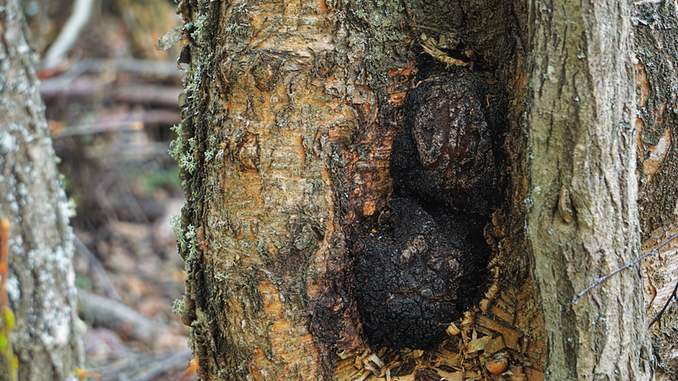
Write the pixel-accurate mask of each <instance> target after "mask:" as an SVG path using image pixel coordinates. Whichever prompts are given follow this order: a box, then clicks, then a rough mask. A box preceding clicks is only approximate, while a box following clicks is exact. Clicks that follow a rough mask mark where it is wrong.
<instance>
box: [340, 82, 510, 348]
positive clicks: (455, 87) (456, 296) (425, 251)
mask: <svg viewBox="0 0 678 381" xmlns="http://www.w3.org/2000/svg"><path fill="white" fill-rule="evenodd" d="M482 99H483V89H482V87H481V85H480V84H479V82H477V80H476V79H475V78H474V77H473V74H472V73H470V72H466V71H462V72H456V73H452V74H450V73H442V74H438V75H431V76H429V77H428V78H426V79H424V80H423V81H422V82H420V84H419V85H418V86H417V88H415V89H414V90H412V91H411V92H410V93H409V94H408V96H407V99H406V102H405V105H404V107H405V109H404V112H405V118H406V120H405V126H404V128H403V129H402V131H400V132H399V133H398V135H397V136H396V139H395V141H394V145H393V150H392V154H391V174H392V177H393V182H394V191H395V196H394V198H392V199H391V201H390V203H389V208H388V210H385V211H383V212H382V214H381V215H380V217H379V219H378V223H376V226H374V225H375V224H374V223H373V224H371V225H370V224H369V223H367V224H366V226H362V227H359V228H357V229H356V239H354V246H353V252H354V254H355V257H354V258H355V262H354V275H355V281H356V282H355V286H356V288H355V291H356V298H357V304H358V311H359V313H360V316H361V319H362V322H363V328H364V332H365V334H366V335H367V338H368V341H369V342H370V344H371V345H376V346H381V345H385V346H388V347H391V348H403V347H409V348H422V349H426V348H430V347H432V346H434V345H435V344H437V343H439V342H440V341H441V340H442V339H443V338H444V337H445V329H446V327H447V326H448V325H449V323H450V322H452V321H453V320H455V319H457V318H458V317H459V316H460V315H461V313H462V312H463V311H465V310H466V309H467V308H468V307H469V306H470V305H472V304H473V303H475V302H477V300H478V299H479V298H480V296H481V295H482V290H483V287H484V286H485V279H486V278H487V277H486V275H485V273H486V271H485V269H486V265H487V260H488V258H489V249H488V248H487V246H486V244H485V242H484V239H483V234H482V230H483V227H484V225H485V224H486V222H487V217H488V215H489V213H490V211H491V208H492V207H494V206H495V200H496V199H497V198H498V196H497V194H498V193H499V192H498V191H497V185H496V184H497V180H496V177H497V174H496V173H497V169H496V168H495V162H496V161H495V155H494V152H493V142H492V134H491V132H490V126H488V123H487V121H486V119H485V116H484V109H483V103H482V102H481V100H482Z"/></svg>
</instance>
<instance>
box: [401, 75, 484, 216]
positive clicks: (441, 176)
mask: <svg viewBox="0 0 678 381" xmlns="http://www.w3.org/2000/svg"><path fill="white" fill-rule="evenodd" d="M483 98H484V96H483V89H482V86H481V84H480V83H479V82H478V81H477V80H476V79H475V78H474V76H473V74H472V73H470V72H465V71H464V72H457V73H454V74H446V75H434V76H431V77H429V78H427V79H425V80H423V81H422V82H421V83H420V84H419V85H418V86H417V87H416V88H415V89H414V90H412V91H411V92H410V93H409V94H408V96H407V98H406V101H405V118H406V128H405V129H404V130H403V131H401V132H400V133H399V134H398V135H397V136H396V139H395V141H394V143H393V154H392V156H391V172H392V176H393V181H394V187H395V192H396V193H397V194H402V195H408V196H411V197H416V198H418V199H420V200H422V202H435V203H440V204H444V205H445V206H447V207H448V208H450V209H455V210H458V211H462V212H466V213H474V214H482V215H485V214H488V213H489V210H490V207H491V206H492V205H493V204H494V203H495V200H496V198H497V192H496V186H495V185H496V184H495V183H496V177H497V176H496V174H495V171H496V166H495V158H494V153H493V150H492V148H493V144H492V137H491V134H490V128H489V127H488V124H487V121H486V118H485V111H484V109H483V104H482V102H483V101H484V99H483Z"/></svg>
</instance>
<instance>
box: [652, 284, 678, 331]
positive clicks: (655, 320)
mask: <svg viewBox="0 0 678 381" xmlns="http://www.w3.org/2000/svg"><path fill="white" fill-rule="evenodd" d="M676 292H678V282H676V285H675V286H674V287H673V291H671V295H669V298H668V299H666V303H664V307H662V309H661V310H660V311H659V312H658V313H657V315H655V317H654V319H652V321H651V322H650V325H648V327H652V324H654V323H656V322H658V321H659V319H661V318H662V315H663V314H664V312H665V311H666V309H667V308H668V307H669V305H670V304H671V302H672V301H673V299H675V298H676Z"/></svg>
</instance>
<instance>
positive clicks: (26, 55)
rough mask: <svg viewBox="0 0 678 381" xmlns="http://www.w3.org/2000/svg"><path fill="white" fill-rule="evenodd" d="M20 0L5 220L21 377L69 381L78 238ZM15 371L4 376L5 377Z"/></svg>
mask: <svg viewBox="0 0 678 381" xmlns="http://www.w3.org/2000/svg"><path fill="white" fill-rule="evenodd" d="M25 33H26V27H25V24H24V19H23V15H22V12H21V9H20V7H19V1H16V0H4V1H0V62H1V64H0V217H2V218H6V219H8V220H9V222H10V241H9V243H10V246H9V255H10V261H9V267H10V270H9V272H10V276H9V278H8V279H7V291H8V294H9V297H10V301H11V306H12V309H13V311H14V314H15V316H16V326H15V328H14V329H13V330H12V332H11V339H12V343H13V348H14V351H15V353H16V355H17V357H18V359H19V368H18V376H19V380H67V379H71V378H73V377H74V372H75V368H76V367H77V366H78V365H79V364H80V362H81V359H82V353H81V344H80V341H79V340H80V339H79V333H78V329H77V322H78V321H79V320H78V318H77V310H76V291H75V286H74V281H75V273H74V271H73V267H72V263H71V258H72V255H73V235H72V232H71V229H70V227H69V225H68V214H69V208H68V203H67V200H66V197H65V194H64V191H63V188H62V184H61V183H60V181H59V179H58V176H59V174H58V172H57V168H56V158H55V155H54V151H53V149H52V146H51V141H50V139H49V133H48V129H47V123H46V121H45V117H44V105H43V103H42V100H41V99H40V92H39V87H38V81H37V79H36V77H35V72H34V69H33V65H34V63H35V61H34V59H33V56H32V53H31V49H30V48H29V46H28V43H27V40H26V35H25ZM6 376H8V374H7V373H4V372H2V373H0V379H4V377H6Z"/></svg>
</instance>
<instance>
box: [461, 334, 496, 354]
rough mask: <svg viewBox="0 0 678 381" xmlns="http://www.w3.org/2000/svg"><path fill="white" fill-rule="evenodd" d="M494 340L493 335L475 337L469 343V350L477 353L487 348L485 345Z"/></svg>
mask: <svg viewBox="0 0 678 381" xmlns="http://www.w3.org/2000/svg"><path fill="white" fill-rule="evenodd" d="M491 341H492V336H483V337H480V338H478V339H473V340H471V341H470V342H469V343H468V348H467V349H468V352H469V353H475V352H479V351H483V350H485V347H486V346H487V345H488V344H489V343H490V342H491Z"/></svg>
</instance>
